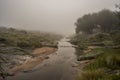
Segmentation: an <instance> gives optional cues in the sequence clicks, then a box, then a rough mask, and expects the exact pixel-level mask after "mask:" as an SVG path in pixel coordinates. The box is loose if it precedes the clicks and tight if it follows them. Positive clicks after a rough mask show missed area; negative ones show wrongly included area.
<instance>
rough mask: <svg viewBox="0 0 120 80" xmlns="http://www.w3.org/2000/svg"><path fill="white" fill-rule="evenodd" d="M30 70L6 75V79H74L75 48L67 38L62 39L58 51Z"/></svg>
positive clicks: (75, 70)
mask: <svg viewBox="0 0 120 80" xmlns="http://www.w3.org/2000/svg"><path fill="white" fill-rule="evenodd" d="M49 57H50V58H49V59H47V60H44V61H43V63H42V64H40V65H38V66H36V67H35V68H34V69H33V70H32V71H30V72H27V73H19V74H17V75H16V76H13V77H8V80H75V75H76V74H77V68H76V67H75V65H76V62H77V59H76V58H77V55H76V49H75V48H74V47H73V45H72V44H70V43H69V42H67V39H62V40H61V41H60V42H59V45H58V51H57V52H55V53H53V54H51V55H49Z"/></svg>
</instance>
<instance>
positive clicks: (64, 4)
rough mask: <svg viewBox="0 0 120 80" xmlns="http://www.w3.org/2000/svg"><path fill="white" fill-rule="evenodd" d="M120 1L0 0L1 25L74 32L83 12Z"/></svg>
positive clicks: (89, 11)
mask: <svg viewBox="0 0 120 80" xmlns="http://www.w3.org/2000/svg"><path fill="white" fill-rule="evenodd" d="M117 3H120V0H0V26H7V27H14V28H19V29H27V30H37V31H48V32H57V33H62V34H71V33H74V32H75V25H74V23H75V22H76V20H77V19H78V18H79V17H81V16H83V15H84V14H88V13H92V12H97V11H100V10H102V9H105V8H107V9H110V10H115V4H117Z"/></svg>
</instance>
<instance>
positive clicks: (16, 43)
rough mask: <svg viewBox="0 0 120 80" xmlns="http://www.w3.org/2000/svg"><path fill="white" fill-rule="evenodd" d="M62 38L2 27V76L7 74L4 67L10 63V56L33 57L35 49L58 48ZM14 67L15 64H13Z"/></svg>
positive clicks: (0, 55)
mask: <svg viewBox="0 0 120 80" xmlns="http://www.w3.org/2000/svg"><path fill="white" fill-rule="evenodd" d="M61 38H62V36H61V35H58V34H53V33H43V32H34V31H25V30H17V29H14V28H5V27H0V74H4V73H6V71H5V69H4V66H3V65H4V64H5V62H8V60H7V57H9V55H10V56H11V55H12V56H15V55H19V56H20V55H31V54H30V53H31V52H32V50H33V49H34V48H40V47H45V46H47V47H55V48H57V45H58V43H57V41H58V40H60V39H61ZM6 55H7V56H6ZM5 56H6V57H5ZM13 58H14V57H13ZM11 63H12V62H10V64H11ZM12 65H15V63H14V62H13V63H12ZM10 66H11V65H10Z"/></svg>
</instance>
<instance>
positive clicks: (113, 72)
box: [77, 48, 120, 80]
mask: <svg viewBox="0 0 120 80" xmlns="http://www.w3.org/2000/svg"><path fill="white" fill-rule="evenodd" d="M91 51H92V53H91V52H89V53H87V54H85V55H87V58H86V56H82V57H80V58H82V59H80V60H81V61H80V63H81V64H79V67H80V70H82V71H81V72H80V73H79V77H78V79H77V80H98V79H101V80H119V79H120V64H119V63H120V54H119V53H120V49H111V48H94V49H92V50H91ZM97 52H102V54H100V55H99V56H96V55H93V53H94V54H97ZM88 54H89V55H88ZM91 55H92V58H91ZM93 56H96V57H93ZM83 57H84V60H83ZM83 63H86V64H85V65H83ZM81 65H82V66H83V67H81Z"/></svg>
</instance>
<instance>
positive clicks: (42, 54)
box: [10, 47, 57, 74]
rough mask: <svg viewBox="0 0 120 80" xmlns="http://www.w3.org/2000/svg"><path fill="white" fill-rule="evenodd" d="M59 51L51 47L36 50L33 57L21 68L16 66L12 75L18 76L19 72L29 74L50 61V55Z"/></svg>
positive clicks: (12, 70) (11, 71)
mask: <svg viewBox="0 0 120 80" xmlns="http://www.w3.org/2000/svg"><path fill="white" fill-rule="evenodd" d="M56 51H57V48H51V47H43V48H37V49H35V50H34V51H33V52H32V54H31V55H33V57H31V58H30V59H28V60H26V61H25V62H23V64H21V65H19V66H15V67H13V68H12V69H11V70H10V73H11V74H17V73H18V72H22V71H23V72H27V71H30V70H32V69H33V68H34V67H35V66H37V65H39V64H40V63H42V62H43V61H44V60H45V59H48V58H49V57H48V55H49V54H52V53H54V52H56Z"/></svg>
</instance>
